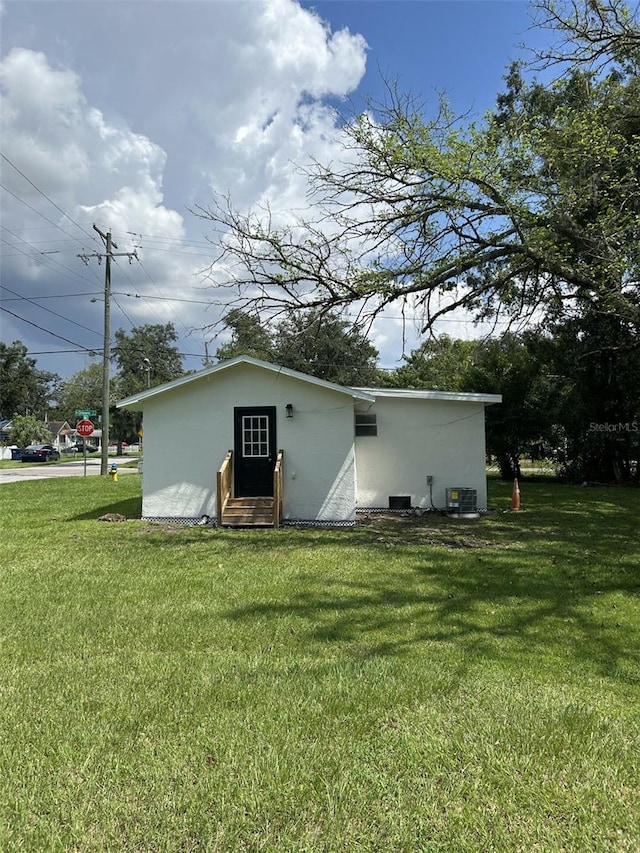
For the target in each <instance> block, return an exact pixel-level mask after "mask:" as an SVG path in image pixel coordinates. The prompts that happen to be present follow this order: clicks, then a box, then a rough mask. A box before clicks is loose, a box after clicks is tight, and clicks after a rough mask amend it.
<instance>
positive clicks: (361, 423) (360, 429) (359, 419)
mask: <svg viewBox="0 0 640 853" xmlns="http://www.w3.org/2000/svg"><path fill="white" fill-rule="evenodd" d="M377 434H378V416H377V415H372V414H369V413H365V412H356V435H377Z"/></svg>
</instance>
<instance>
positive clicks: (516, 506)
mask: <svg viewBox="0 0 640 853" xmlns="http://www.w3.org/2000/svg"><path fill="white" fill-rule="evenodd" d="M509 509H510V510H511V512H520V487H519V486H518V478H517V477H516V478H515V480H514V481H513V495H512V496H511V506H510V507H509Z"/></svg>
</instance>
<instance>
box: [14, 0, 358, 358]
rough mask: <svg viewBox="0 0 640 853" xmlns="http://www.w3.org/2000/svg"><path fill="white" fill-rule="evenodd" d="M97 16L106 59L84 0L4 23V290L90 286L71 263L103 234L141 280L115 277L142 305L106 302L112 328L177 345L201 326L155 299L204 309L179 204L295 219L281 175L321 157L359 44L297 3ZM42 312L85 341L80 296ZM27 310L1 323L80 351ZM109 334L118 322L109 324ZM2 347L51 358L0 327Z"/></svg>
mask: <svg viewBox="0 0 640 853" xmlns="http://www.w3.org/2000/svg"><path fill="white" fill-rule="evenodd" d="M151 10H153V14H152V15H151V14H150V12H151ZM109 14H110V28H112V30H113V32H117V33H118V50H117V52H116V51H114V49H113V43H112V39H111V38H110V37H109V36H108V35H106V34H105V29H104V22H103V21H102V19H101V15H99V14H98V6H97V5H95V4H80V5H77V4H65V3H51V4H44V5H42V6H39V7H38V12H37V14H36V10H35V9H34V7H33V6H32V5H31V4H10V6H9V7H7V9H6V10H5V15H4V18H5V20H4V23H6V24H7V26H6V27H5V38H4V48H5V53H4V56H3V58H2V61H1V62H0V85H1V86H2V138H3V152H4V154H5V155H6V157H7V158H8V159H9V160H10V161H11V163H13V164H15V165H16V166H17V167H18V169H19V170H20V171H21V172H22V173H23V176H26V178H25V177H23V176H21V175H20V174H19V173H18V172H17V171H14V170H13V169H12V168H11V166H10V165H8V164H7V163H6V162H5V161H3V163H2V166H3V168H2V173H3V177H2V182H3V184H4V185H5V186H6V187H7V188H8V189H9V190H10V193H14V195H11V194H10V193H9V194H6V195H5V196H4V197H3V206H2V224H3V226H4V228H5V229H7V228H9V229H11V232H12V233H11V234H8V233H7V232H6V231H5V232H4V234H3V237H4V239H5V241H6V242H5V243H4V244H3V246H2V251H3V255H4V256H5V260H4V262H3V270H4V274H3V278H4V279H5V281H8V278H9V276H10V277H11V281H12V282H13V284H12V285H11V286H12V288H13V289H15V290H18V291H20V292H21V293H23V294H24V295H27V296H37V295H39V294H43V293H46V294H47V295H52V294H56V293H58V294H62V293H65V292H67V293H68V292H70V291H72V290H75V291H76V292H82V291H86V290H87V289H89V288H93V289H96V288H99V286H100V280H101V275H102V273H101V271H99V270H98V268H97V266H96V265H95V264H90V266H89V268H85V267H83V266H82V264H81V263H80V261H79V259H78V258H77V255H78V254H79V253H80V252H81V251H83V249H84V250H93V251H95V250H96V249H97V248H98V247H99V245H100V242H99V240H98V239H97V235H96V234H95V232H93V230H92V228H91V224H92V222H96V223H97V224H98V226H99V227H100V228H101V229H102V230H108V229H113V233H114V238H115V237H116V235H117V239H118V242H119V246H120V247H121V249H122V250H128V249H130V248H133V247H134V246H141V248H140V249H139V253H140V257H141V259H142V261H143V267H139V266H136V265H135V264H134V265H132V266H131V267H129V266H127V267H126V270H124V271H122V272H121V271H120V270H119V268H116V269H115V270H114V275H115V276H116V278H117V276H118V275H120V277H121V278H122V277H124V281H125V282H126V284H125V285H124V287H123V288H122V289H124V290H127V291H130V292H134V291H135V292H136V293H138V294H141V295H143V296H151V295H153V296H154V297H156V299H155V301H154V302H151V301H150V300H147V299H143V300H136V301H135V302H133V301H132V302H125V301H124V300H123V302H122V305H123V307H125V310H126V312H127V316H128V318H129V320H131V321H132V322H136V323H143V322H159V318H165V319H171V320H173V321H174V322H175V323H176V327H177V329H178V331H179V332H181V333H182V334H186V331H187V329H189V328H191V327H199V326H202V325H203V324H204V322H205V321H208V320H209V319H211V320H213V319H214V318H213V317H210V316H209V315H208V314H205V315H203V313H202V306H190V305H189V304H188V303H182V304H180V305H178V304H177V303H171V302H166V303H162V301H161V300H159V299H158V298H157V297H158V296H159V295H160V294H167V295H168V294H171V295H174V296H175V295H180V296H181V297H185V298H189V297H193V298H194V299H200V300H201V299H203V298H205V299H206V297H207V294H206V292H205V293H204V294H203V292H202V290H201V284H202V283H201V281H200V280H199V279H198V278H197V277H196V276H195V271H196V270H198V269H202V268H204V267H205V266H206V265H207V255H208V257H209V258H211V257H213V256H214V254H215V247H211V249H207V247H206V245H204V244H203V243H200V244H199V245H196V241H198V240H199V241H203V240H204V238H205V236H206V231H203V224H202V223H201V222H200V221H199V220H197V219H195V217H192V216H191V215H190V214H189V213H188V209H189V207H190V206H191V204H192V203H193V201H194V199H197V200H198V201H200V202H202V203H205V204H206V203H207V201H208V199H209V198H210V193H211V190H212V189H213V188H215V189H216V190H218V191H221V192H227V191H229V192H230V193H231V195H232V196H233V198H234V201H235V202H236V203H238V204H240V205H249V204H251V203H252V202H255V201H261V200H265V199H269V201H270V202H271V203H272V204H273V205H274V207H276V208H277V207H280V208H281V209H283V210H286V211H291V210H295V209H301V208H302V207H304V205H305V203H306V202H305V193H306V189H307V188H306V183H305V181H304V179H303V178H302V177H301V176H300V174H299V173H298V172H297V171H296V170H295V168H294V167H293V164H294V163H300V162H304V161H306V160H308V158H309V157H312V156H314V157H318V158H319V159H325V158H327V157H329V156H330V155H331V154H332V153H335V152H336V151H337V150H338V149H337V140H336V132H337V127H336V116H335V113H334V111H333V109H332V105H331V101H335V99H341V98H344V97H345V96H346V95H348V94H349V92H351V91H353V90H354V89H355V87H357V85H358V83H359V81H360V80H361V79H362V76H363V74H364V71H365V63H366V45H365V42H364V40H363V39H362V37H361V36H359V35H357V34H352V33H349V32H348V31H347V30H341V31H338V32H331V31H330V30H329V29H328V28H327V27H326V25H325V24H323V22H322V21H321V19H320V18H319V17H318V16H317V15H316V14H314V13H313V12H311V11H309V10H305V9H303V8H301V7H300V5H299V4H298V2H296V0H252V2H250V3H236V2H233V3H232V2H213V3H211V2H209V3H158V4H153V6H152V5H150V4H147V3H135V2H133V3H121V4H110V7H109ZM27 178H28V180H27ZM29 181H31V183H30V182H29ZM61 211H65V212H66V213H67V214H68V215H69V217H71V218H72V219H73V221H74V222H76V223H78V224H79V225H80V226H81V228H82V229H83V230H81V229H79V228H78V227H76V226H75V225H74V224H73V222H71V221H70V220H69V219H68V218H65V217H64V216H63V214H62V213H61ZM56 224H57V225H61V226H62V228H64V233H63V232H61V231H59V230H58V231H56V229H55V228H54V227H53V226H54V225H56ZM128 232H132V233H128ZM136 235H144V236H143V237H140V236H136ZM74 238H75V239H74ZM49 240H50V241H51V242H45V241H49ZM92 240H95V242H93V243H92V242H91V241H92ZM89 243H90V244H91V245H88V244H89ZM43 251H47V252H49V251H51V252H56V254H55V255H54V254H48V255H46V256H45V255H43V254H42V252H43ZM27 256H28V257H27ZM63 267H64V268H66V270H67V271H66V272H65V270H64V269H63ZM21 283H22V284H21ZM14 285H15V287H14ZM114 287H118V283H117V281H116V282H115V283H114ZM41 304H42V305H44V304H45V303H44V302H42V303H41ZM47 305H49V306H51V307H55V308H56V309H57V310H58V311H59V313H61V314H64V315H65V316H68V317H69V318H70V319H71V320H73V321H74V322H76V323H77V324H80V325H81V326H83V325H84V326H87V327H88V328H90V329H92V330H94V331H99V328H100V322H99V318H98V317H96V314H95V310H96V309H95V305H94V306H91V307H90V306H89V305H88V300H79V301H78V302H74V303H73V304H71V303H69V302H68V301H67V302H66V303H60V304H57V305H56V304H54V303H53V302H48V303H47ZM14 307H16V308H17V307H20V306H19V304H18V306H14ZM22 308H23V309H24V305H23V306H22ZM61 308H62V309H63V310H60V309H61ZM38 310H39V309H37V308H36V307H35V306H34V305H33V303H30V304H29V306H28V310H22V311H20V310H16V311H15V313H16V314H21V315H22V316H26V317H28V318H29V319H31V320H34V321H35V322H37V323H38V324H39V325H41V326H42V327H44V328H50V329H52V330H55V331H56V332H59V333H61V334H63V335H66V336H67V337H69V338H71V339H72V340H74V341H78V342H79V343H83V344H85V345H86V346H95V340H94V339H93V337H92V338H91V340H88V336H87V335H83V332H82V329H77V328H76V329H75V330H73V329H70V328H69V327H68V326H65V325H64V323H63V321H62V320H61V319H54V317H53V316H51V315H47V314H40V313H38ZM91 312H93V313H91ZM116 313H117V312H116ZM163 321H164V320H163ZM120 323H121V324H122V325H123V326H125V327H126V326H127V324H128V320H127V317H126V316H125V317H123V316H122V315H120V316H119V317H118V316H116V317H115V319H114V325H115V327H117V326H118V324H120ZM8 328H9V329H10V330H9V331H6V330H7V329H8ZM5 337H12V338H13V337H19V338H21V339H23V340H25V342H27V343H28V345H31V343H33V345H34V346H36V347H39V348H43V345H45V344H48V345H49V348H50V349H55V346H56V344H55V342H54V341H52V339H51V338H50V337H49V338H48V337H47V336H46V335H45V334H39V333H38V332H37V331H34V330H33V329H30V328H28V327H26V326H22V325H20V323H19V322H18V321H15V320H11V319H7V317H6V316H5V317H3V339H4V338H5ZM94 337H95V335H94ZM36 341H37V343H36ZM85 342H86V343H85ZM194 348H198V347H197V346H196V344H194V342H193V341H191V342H189V343H188V344H187V345H185V346H184V349H185V350H194ZM80 366H81V365H80ZM191 366H196V367H197V366H198V365H197V364H193V363H192V364H191ZM49 369H55V365H54V366H52V365H51V364H49ZM72 369H78V368H77V367H74V368H72ZM61 372H63V373H64V372H67V373H68V372H69V369H68V368H67V369H66V370H65V369H64V368H61Z"/></svg>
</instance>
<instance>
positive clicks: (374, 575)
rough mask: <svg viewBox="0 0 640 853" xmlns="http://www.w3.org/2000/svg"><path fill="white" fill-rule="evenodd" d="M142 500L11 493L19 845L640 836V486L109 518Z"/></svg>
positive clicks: (13, 829) (83, 489)
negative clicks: (324, 522)
mask: <svg viewBox="0 0 640 853" xmlns="http://www.w3.org/2000/svg"><path fill="white" fill-rule="evenodd" d="M139 488H140V481H139V478H138V477H137V476H136V475H130V476H127V477H122V478H120V480H119V482H117V483H112V482H111V481H108V480H106V478H99V477H95V478H93V477H91V478H87V479H84V478H73V479H72V478H69V479H57V480H49V481H33V482H24V483H15V484H13V483H9V484H3V485H2V486H0V508H1V513H0V514H1V517H2V522H1V523H2V531H1V539H0V542H1V545H0V548H1V552H2V559H1V565H0V727H1V728H0V730H1V736H0V850H2V851H37V853H40V851H81V852H82V853H86V852H87V851H154V853H155V851H166V853H176V851H208V853H209V851H211V853H214V851H278V853H282V852H283V851H284V853H288V852H289V851H314V853H315V851H317V852H318V853H325V851H326V853H329V851H336V853H337V851H345V853H346V852H347V851H349V853H352V851H376V853H378V851H407V853H416V851H455V853H464V851H482V853H486V851H500V853H505V851H527V853H528V851H543V853H548V851H634V852H635V851H637V850H638V849H640V595H639V593H640V547H639V546H640V539H639V536H640V490H634V489H604V488H603V489H597V488H579V487H569V486H559V485H557V484H555V483H553V482H548V483H547V482H541V483H535V484H527V483H526V482H523V483H521V492H522V505H523V507H524V510H525V511H524V512H522V513H519V514H515V513H503V512H496V513H495V514H491V515H489V516H487V517H484V518H482V519H479V520H477V521H461V520H460V521H459V520H453V519H447V518H441V517H433V518H432V517H423V518H420V519H408V518H407V519H395V520H389V519H384V518H382V519H380V518H378V519H377V520H371V521H369V522H366V523H363V524H361V525H359V526H358V527H357V528H354V529H342V530H291V529H284V530H279V531H217V530H215V529H212V528H203V527H192V528H184V527H182V528H181V527H167V526H161V525H152V524H148V523H145V522H142V521H139V520H138V521H127V522H123V523H105V522H98V521H97V518H98V517H99V516H101V515H103V514H106V513H115V512H118V513H122V514H123V515H126V516H127V517H129V518H136V516H138V517H139V514H140V496H139ZM490 488H491V502H492V504H493V505H494V506H495V507H497V508H498V509H503V508H506V507H507V506H508V505H509V499H510V485H509V484H506V485H503V484H501V483H499V482H497V481H492V482H491V484H490Z"/></svg>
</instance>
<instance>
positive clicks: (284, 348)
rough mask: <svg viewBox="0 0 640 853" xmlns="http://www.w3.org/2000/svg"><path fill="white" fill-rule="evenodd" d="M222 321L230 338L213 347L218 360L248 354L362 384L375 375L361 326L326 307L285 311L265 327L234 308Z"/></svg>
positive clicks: (373, 353) (340, 381)
mask: <svg viewBox="0 0 640 853" xmlns="http://www.w3.org/2000/svg"><path fill="white" fill-rule="evenodd" d="M224 322H225V325H226V326H228V327H230V328H231V329H232V330H233V331H232V337H231V341H230V342H229V343H228V344H223V345H222V346H221V347H219V348H218V350H217V351H216V357H217V358H218V359H219V360H223V359H228V358H233V357H234V356H238V355H250V356H253V357H254V358H260V359H264V360H265V361H272V362H275V363H276V364H281V365H282V366H283V367H289V368H291V369H292V370H299V371H300V372H301V373H308V374H310V375H311V376H317V377H318V378H319V379H326V380H327V381H328V382H336V383H337V384H339V385H367V384H372V383H374V382H376V380H377V378H378V371H377V367H376V361H377V358H378V352H377V350H376V348H375V347H374V346H373V345H372V344H371V343H370V342H369V341H368V340H367V338H366V335H364V334H363V332H362V331H360V330H359V329H358V328H357V327H355V326H353V325H352V324H351V323H348V322H347V321H346V320H343V319H341V318H340V317H339V316H337V315H336V314H332V313H331V312H318V311H307V312H305V313H303V314H298V315H295V316H291V317H289V318H286V319H283V320H281V321H280V322H279V323H275V324H273V327H272V329H271V331H270V330H269V329H267V328H265V327H264V326H262V325H261V324H260V321H259V320H258V318H257V317H255V316H253V315H249V314H246V313H245V312H243V311H240V310H238V309H236V310H233V311H231V312H230V313H229V314H228V315H227V316H226V317H225V321H224Z"/></svg>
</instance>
